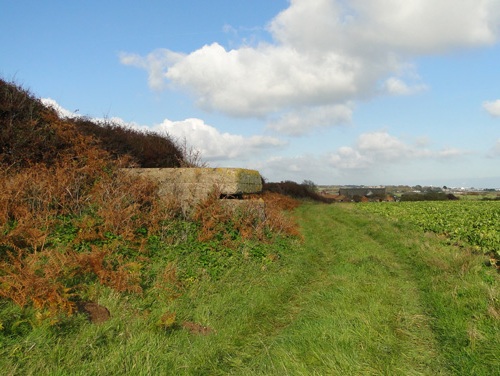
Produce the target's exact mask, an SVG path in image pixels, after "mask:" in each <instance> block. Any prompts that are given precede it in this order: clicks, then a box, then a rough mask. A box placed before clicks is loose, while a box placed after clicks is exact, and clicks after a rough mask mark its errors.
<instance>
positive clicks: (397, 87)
mask: <svg viewBox="0 0 500 376" xmlns="http://www.w3.org/2000/svg"><path fill="white" fill-rule="evenodd" d="M383 87H384V89H385V90H386V92H387V93H388V94H392V95H412V94H415V93H418V92H421V91H423V90H425V89H427V86H426V85H424V84H417V85H409V84H407V83H406V82H404V81H403V80H401V79H400V78H396V77H390V78H388V79H387V80H386V81H385V83H384V85H383Z"/></svg>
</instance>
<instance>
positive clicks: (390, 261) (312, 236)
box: [240, 205, 448, 375]
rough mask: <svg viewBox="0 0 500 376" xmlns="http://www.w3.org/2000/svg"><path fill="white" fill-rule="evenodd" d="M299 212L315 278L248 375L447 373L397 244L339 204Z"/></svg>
mask: <svg viewBox="0 0 500 376" xmlns="http://www.w3.org/2000/svg"><path fill="white" fill-rule="evenodd" d="M297 215H298V217H299V219H300V224H301V227H302V230H303V234H304V237H305V241H304V245H303V246H304V247H305V248H306V249H307V251H308V252H310V253H311V254H313V255H314V256H315V257H314V258H313V259H311V260H310V262H314V263H315V264H316V265H315V270H316V273H315V275H314V278H313V279H311V280H310V281H309V283H308V284H307V285H306V286H302V288H301V292H299V293H298V295H297V296H296V297H295V299H296V301H295V303H294V305H295V306H296V308H295V309H296V310H297V311H298V313H295V315H294V316H293V321H292V322H290V324H289V325H287V326H286V327H284V328H282V329H281V330H280V331H279V332H278V333H275V334H274V336H273V337H270V338H267V339H265V340H263V341H266V343H263V345H265V347H266V352H265V354H261V355H260V356H257V357H256V358H255V360H254V361H253V362H251V364H248V368H247V371H248V374H258V373H261V374H333V375H335V374H338V375H349V374H353V375H354V374H363V375H382V374H388V375H427V374H428V375H439V374H448V372H447V369H446V368H445V367H444V360H443V357H442V355H441V353H440V349H439V345H438V343H437V340H436V338H435V336H434V333H433V331H432V327H431V321H432V319H431V318H430V317H429V316H428V315H427V314H426V312H425V304H424V303H423V302H422V299H421V291H420V289H419V286H418V283H417V282H416V281H415V280H414V278H413V275H412V273H410V272H409V271H408V267H407V266H406V264H405V262H404V261H403V260H401V259H400V258H399V257H398V256H397V255H395V254H394V252H393V250H392V249H391V247H385V246H384V245H383V244H381V243H380V242H378V241H377V240H375V239H373V238H372V237H371V236H370V235H369V234H368V233H367V231H366V225H367V224H368V223H367V222H366V223H365V222H363V221H360V219H359V218H358V217H356V216H354V215H353V214H352V213H349V212H344V211H343V210H340V209H339V208H338V207H333V206H323V205H321V206H318V205H306V206H304V207H302V208H300V209H299V210H298V211H297ZM308 267H310V265H309V266H308ZM299 291H300V290H299ZM240 371H241V370H240Z"/></svg>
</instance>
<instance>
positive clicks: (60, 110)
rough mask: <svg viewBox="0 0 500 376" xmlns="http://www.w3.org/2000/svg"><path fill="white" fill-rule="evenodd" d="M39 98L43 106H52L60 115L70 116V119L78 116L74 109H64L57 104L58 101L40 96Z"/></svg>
mask: <svg viewBox="0 0 500 376" xmlns="http://www.w3.org/2000/svg"><path fill="white" fill-rule="evenodd" d="M40 100H41V102H42V103H43V104H44V105H45V106H47V107H51V108H53V109H54V110H55V111H56V112H57V113H58V114H59V116H61V117H65V118H70V119H71V118H76V117H80V115H78V114H77V113H76V112H75V111H69V110H66V109H65V108H63V107H61V106H60V105H59V103H57V102H56V101H55V100H54V99H52V98H42V99H40Z"/></svg>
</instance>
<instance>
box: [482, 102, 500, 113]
mask: <svg viewBox="0 0 500 376" xmlns="http://www.w3.org/2000/svg"><path fill="white" fill-rule="evenodd" d="M483 108H484V109H485V110H486V111H487V112H488V113H489V114H490V115H491V116H494V117H500V99H497V100H496V101H485V102H483Z"/></svg>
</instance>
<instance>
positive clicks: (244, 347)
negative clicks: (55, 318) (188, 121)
mask: <svg viewBox="0 0 500 376" xmlns="http://www.w3.org/2000/svg"><path fill="white" fill-rule="evenodd" d="M296 215H297V216H298V219H299V221H300V225H301V228H302V233H303V236H304V240H303V242H301V243H300V244H299V243H293V242H283V243H280V244H277V245H276V247H277V249H276V252H277V253H279V254H281V258H280V259H279V260H278V261H274V262H269V263H265V264H256V263H244V262H243V263H241V262H240V263H236V264H233V265H232V266H231V268H229V269H228V270H227V271H226V272H225V273H224V274H223V275H222V276H221V277H220V279H219V280H217V281H213V280H211V279H210V278H207V279H206V280H201V281H199V282H197V283H196V284H194V285H193V286H191V287H190V288H189V289H187V290H186V291H185V293H184V295H183V296H182V297H180V298H178V299H177V300H174V301H173V302H167V303H165V304H164V305H163V306H162V305H158V303H157V302H155V298H154V297H152V296H146V297H142V298H141V299H138V298H135V297H133V296H131V297H130V299H129V300H125V301H124V300H123V299H122V298H119V296H118V295H115V294H113V293H112V292H109V293H107V294H103V295H102V296H103V298H102V299H101V300H100V303H101V304H104V305H106V306H107V307H108V308H109V309H110V311H111V312H112V319H111V320H110V321H108V322H106V323H104V324H101V325H92V324H89V323H86V322H85V321H84V320H76V321H72V322H71V325H70V326H67V327H59V328H57V329H56V328H50V327H49V328H47V327H38V328H35V329H33V330H32V331H31V332H28V333H27V334H25V335H19V336H18V337H17V338H11V339H7V340H5V342H4V343H0V369H2V372H4V373H5V374H20V375H26V374H50V375H56V374H57V375H69V374H70V375H101V374H106V375H122V374H127V375H156V374H158V375H168V374H170V375H226V374H230V375H467V376H468V375H488V376H490V375H495V374H498V370H500V358H499V349H500V301H499V292H498V287H499V277H498V274H496V273H495V272H494V271H493V270H491V269H487V268H486V267H485V266H483V264H482V261H483V257H482V256H478V255H471V254H467V253H465V252H464V251H463V250H459V249H457V248H453V247H449V246H446V245H444V244H442V242H441V241H440V240H439V239H438V238H437V237H435V236H430V235H425V234H422V233H417V232H413V231H412V230H409V229H406V228H405V226H404V225H400V226H398V227H394V225H391V224H390V223H389V222H388V221H386V220H384V219H382V218H381V217H375V216H374V217H369V216H367V214H366V213H359V212H357V211H356V209H355V207H354V206H349V205H347V206H338V205H312V204H311V205H304V206H302V207H300V208H299V209H298V210H297V212H296ZM377 218H378V219H377ZM148 299H149V300H150V303H148ZM153 303H154V304H153ZM148 304H149V305H148ZM155 307H156V308H155ZM0 308H2V307H0ZM165 311H170V312H175V313H176V314H177V320H179V322H181V321H182V320H190V321H193V322H196V323H200V324H203V325H207V326H208V327H210V328H211V329H212V330H213V331H212V332H211V333H210V334H208V335H195V334H190V333H189V332H188V331H186V330H184V329H182V328H180V327H174V328H172V329H169V330H162V329H161V328H159V327H158V325H157V321H158V318H159V317H160V316H161V315H162V314H163V313H164V312H165ZM20 325H22V324H20ZM0 339H1V338H0Z"/></svg>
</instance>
